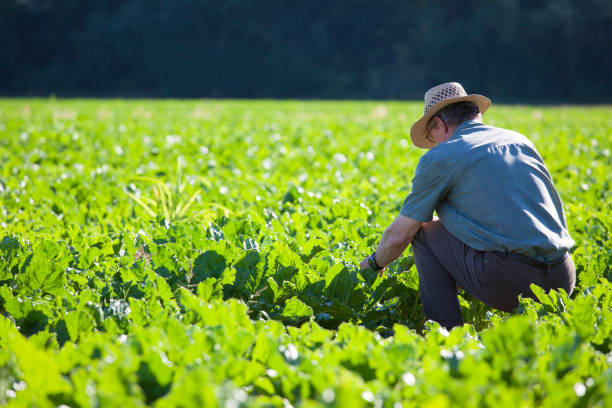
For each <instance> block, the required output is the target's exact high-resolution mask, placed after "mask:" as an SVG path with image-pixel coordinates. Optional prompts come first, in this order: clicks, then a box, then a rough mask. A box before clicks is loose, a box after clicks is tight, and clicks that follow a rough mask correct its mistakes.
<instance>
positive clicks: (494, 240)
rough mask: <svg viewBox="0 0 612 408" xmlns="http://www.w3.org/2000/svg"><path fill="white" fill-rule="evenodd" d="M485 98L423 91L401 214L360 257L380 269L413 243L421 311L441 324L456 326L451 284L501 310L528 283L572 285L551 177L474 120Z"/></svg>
mask: <svg viewBox="0 0 612 408" xmlns="http://www.w3.org/2000/svg"><path fill="white" fill-rule="evenodd" d="M490 104H491V101H490V100H489V99H488V98H485V97H484V96H481V95H467V93H466V92H465V90H464V89H463V87H462V86H461V85H460V84H458V83H456V82H451V83H445V84H442V85H438V86H436V87H434V88H432V89H430V90H429V91H427V93H425V114H424V115H423V117H422V118H421V119H419V120H418V121H417V122H416V123H415V124H414V125H413V126H412V129H411V130H410V138H411V139H412V142H413V143H414V144H415V145H416V146H418V147H421V148H425V149H430V150H429V151H428V152H427V153H425V154H424V155H423V156H422V157H421V159H420V160H419V163H418V165H417V168H416V171H415V175H414V179H413V183H412V191H411V192H410V194H409V195H408V196H407V197H406V199H405V200H404V203H403V206H402V209H401V211H400V215H399V216H398V217H397V219H396V220H395V221H394V222H393V223H392V224H391V225H390V226H389V227H388V228H387V229H386V230H385V232H384V234H383V236H382V239H381V241H380V243H379V244H378V247H377V248H376V251H375V252H374V253H373V254H372V255H370V256H369V257H367V258H366V259H364V260H363V261H362V262H361V263H360V267H361V268H367V267H372V268H373V269H377V270H380V271H381V274H382V272H383V270H384V268H385V267H386V266H387V265H389V264H390V263H391V262H393V261H394V260H395V259H396V258H398V257H399V256H400V255H401V254H402V252H404V250H405V249H406V247H407V246H408V244H409V243H411V242H412V251H413V254H414V259H415V263H416V267H417V270H418V274H419V290H420V294H421V303H422V305H423V310H424V312H425V315H426V317H427V318H428V319H432V320H435V321H437V322H439V323H440V324H441V325H442V326H444V327H446V328H448V329H450V328H452V327H454V326H458V325H461V324H462V318H461V309H460V307H459V302H458V299H457V285H460V286H461V287H462V288H463V289H464V290H465V291H466V292H467V293H468V294H470V295H472V296H473V297H475V298H476V299H479V300H481V301H482V302H484V303H486V304H487V305H489V306H491V307H493V308H496V309H499V310H503V311H506V312H512V311H513V310H514V309H515V308H516V307H517V306H518V296H519V295H521V294H522V295H523V296H527V297H534V295H533V293H532V291H531V290H530V288H529V286H530V284H532V283H535V284H536V285H538V286H540V287H542V288H544V289H545V290H550V289H558V288H562V289H564V290H565V291H566V292H568V293H571V292H572V291H573V289H574V283H575V276H576V275H575V269H574V264H573V262H572V259H571V257H570V255H569V254H568V250H569V249H570V248H571V247H572V246H573V245H574V241H573V240H572V238H571V237H570V235H569V233H568V231H567V226H566V222H565V215H564V213H563V207H562V204H561V199H560V198H559V195H558V193H557V191H556V190H555V187H554V185H553V182H552V179H551V176H550V174H549V173H548V170H547V169H546V167H545V165H544V162H543V161H542V158H541V157H540V155H539V154H538V152H537V151H536V148H535V146H534V145H533V143H532V142H531V141H529V140H528V139H527V138H526V137H525V136H523V135H521V134H519V133H516V132H512V131H510V130H505V129H499V128H495V127H492V126H486V125H484V124H483V123H482V122H481V118H482V114H483V113H484V112H485V111H486V110H487V108H488V107H489V106H490ZM434 210H436V212H437V215H438V217H439V219H434V218H433V211H434Z"/></svg>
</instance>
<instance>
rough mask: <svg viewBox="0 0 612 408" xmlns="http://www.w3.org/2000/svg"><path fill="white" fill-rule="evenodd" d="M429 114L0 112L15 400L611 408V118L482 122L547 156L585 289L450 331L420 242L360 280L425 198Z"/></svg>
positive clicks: (2, 275) (2, 313) (581, 112)
mask: <svg viewBox="0 0 612 408" xmlns="http://www.w3.org/2000/svg"><path fill="white" fill-rule="evenodd" d="M420 109H421V107H420V104H411V103H386V104H384V105H383V104H373V103H354V102H343V103H341V104H339V103H332V102H329V103H321V102H316V103H315V102H308V103H298V102H231V101H227V102H212V101H207V102H201V101H184V102H176V101H173V102H170V101H157V102H154V101H130V102H124V101H55V100H50V101H45V100H5V101H0V160H1V162H2V164H3V166H2V167H1V168H0V204H1V208H0V210H1V212H2V214H1V218H0V226H1V231H2V233H1V234H0V403H2V404H7V405H9V406H59V405H63V406H71V407H89V406H117V405H125V406H164V407H165V406H190V407H191V406H194V407H195V406H198V407H199V406H205V407H239V406H245V407H246V406H249V407H250V406H262V407H264V406H265V407H269V406H278V407H287V406H305V407H318V406H330V407H331V406H334V407H353V406H355V407H360V406H363V407H372V406H373V407H394V408H395V407H411V406H414V407H417V406H418V407H450V406H466V407H472V406H473V407H482V406H485V407H486V406H499V405H500V404H502V405H505V406H548V407H559V406H576V407H598V406H601V407H603V406H610V405H612V399H611V397H610V396H611V395H612V393H610V389H611V387H612V368H611V366H612V353H611V344H610V343H611V341H610V332H612V284H611V283H610V282H611V281H612V274H611V269H610V265H611V264H612V245H611V243H612V238H611V235H610V234H611V231H612V222H611V221H610V220H611V217H610V214H611V213H612V204H611V203H612V200H611V197H610V184H611V182H610V174H611V173H612V172H611V171H610V170H611V169H612V159H611V156H610V151H611V148H612V147H611V143H612V142H611V139H610V137H609V135H610V131H611V129H612V119H611V118H612V115H611V111H610V109H609V108H605V107H603V108H589V109H579V108H559V109H555V108H528V107H521V108H518V107H495V108H494V109H491V110H490V111H489V112H487V115H486V118H485V119H486V120H487V121H488V122H489V123H493V124H495V125H498V126H502V127H504V126H507V127H510V128H513V129H516V130H518V131H521V132H522V133H525V134H526V135H528V136H530V137H531V138H532V139H533V140H534V142H535V143H536V145H537V146H538V148H539V149H540V152H541V153H542V155H543V156H544V159H545V161H546V162H547V164H548V166H549V168H550V170H551V173H552V175H553V178H554V181H555V184H556V185H557V186H558V187H559V191H560V194H561V196H562V198H563V200H564V203H565V208H566V215H567V218H568V223H569V227H570V231H571V234H572V236H573V237H574V239H575V240H576V242H577V245H576V247H575V248H574V249H573V257H574V261H575V263H576V266H577V272H578V281H577V286H576V290H575V291H574V293H573V294H571V296H568V294H566V293H564V292H563V291H560V292H555V291H553V292H551V293H544V292H543V291H542V290H540V289H539V288H537V287H534V291H535V292H536V294H537V296H538V298H539V300H540V302H539V303H536V302H533V301H532V300H529V299H526V300H522V301H521V303H520V307H519V309H518V311H517V312H516V313H515V314H512V315H509V314H505V313H501V312H498V311H495V310H492V309H490V308H488V307H486V306H485V305H483V304H481V303H479V302H478V301H476V300H474V299H471V298H470V297H469V296H468V295H467V294H465V293H462V294H461V295H460V302H461V306H462V311H463V314H464V320H465V321H466V324H465V325H464V326H463V327H461V328H456V329H454V330H452V331H451V332H450V333H449V332H447V331H446V330H444V329H441V328H440V327H439V326H438V325H437V324H435V323H432V322H425V321H424V316H423V313H422V309H421V306H420V299H419V292H418V275H417V273H416V269H415V267H414V262H413V259H412V256H411V252H410V250H408V251H407V252H406V253H405V254H404V255H403V256H402V257H401V258H400V259H399V260H398V261H396V262H395V263H393V264H392V265H391V266H390V268H389V270H388V272H387V273H386V274H385V275H384V276H383V277H378V275H377V273H375V272H373V271H370V270H365V271H359V270H358V268H357V263H358V262H359V260H361V259H362V257H363V256H364V255H365V254H368V253H369V252H371V250H372V249H373V248H374V246H375V245H376V243H377V240H378V239H379V237H380V234H381V233H382V228H383V227H384V226H385V225H387V224H388V223H389V222H390V221H391V220H392V219H393V218H394V217H395V216H396V214H397V212H398V211H399V208H400V205H401V202H402V200H403V198H404V196H405V195H406V194H407V193H408V192H409V191H410V182H411V180H410V177H411V175H412V174H413V171H414V167H415V166H416V163H417V161H418V157H419V155H420V154H422V151H419V150H417V149H416V148H414V147H412V146H411V145H410V143H409V142H408V139H409V138H408V135H407V131H408V129H409V127H410V124H411V120H412V119H413V118H415V117H417V116H419V110H420ZM177 163H178V164H177Z"/></svg>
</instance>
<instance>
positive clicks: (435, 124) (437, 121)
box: [432, 116, 440, 129]
mask: <svg viewBox="0 0 612 408" xmlns="http://www.w3.org/2000/svg"><path fill="white" fill-rule="evenodd" d="M432 128H434V129H440V118H439V117H437V116H434V117H433V125H432Z"/></svg>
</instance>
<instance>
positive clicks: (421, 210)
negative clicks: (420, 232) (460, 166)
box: [400, 156, 450, 222]
mask: <svg viewBox="0 0 612 408" xmlns="http://www.w3.org/2000/svg"><path fill="white" fill-rule="evenodd" d="M442 167H443V166H440V164H438V163H436V161H435V160H432V159H431V158H430V157H427V156H422V157H421V160H419V164H418V165H417V168H416V171H415V173H414V178H413V179H412V191H411V192H410V194H408V196H407V197H406V198H405V199H404V204H403V205H402V209H401V210H400V214H401V215H403V216H405V217H410V218H412V219H413V220H417V221H421V222H428V221H431V220H432V218H433V212H434V210H435V209H436V207H437V206H438V202H439V201H440V200H441V199H442V198H444V196H445V195H446V192H447V190H448V186H449V180H450V175H449V172H448V171H445V169H443V168H442Z"/></svg>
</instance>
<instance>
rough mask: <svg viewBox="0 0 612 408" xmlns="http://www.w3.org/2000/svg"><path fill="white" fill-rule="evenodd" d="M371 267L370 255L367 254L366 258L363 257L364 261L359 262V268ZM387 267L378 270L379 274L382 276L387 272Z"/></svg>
mask: <svg viewBox="0 0 612 408" xmlns="http://www.w3.org/2000/svg"><path fill="white" fill-rule="evenodd" d="M369 267H370V263H369V262H368V257H367V256H366V257H365V258H363V261H361V262H360V263H359V268H360V269H366V268H369ZM385 269H387V268H382V269H381V270H380V271H378V276H379V277H382V276H383V274H384V273H385Z"/></svg>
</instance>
